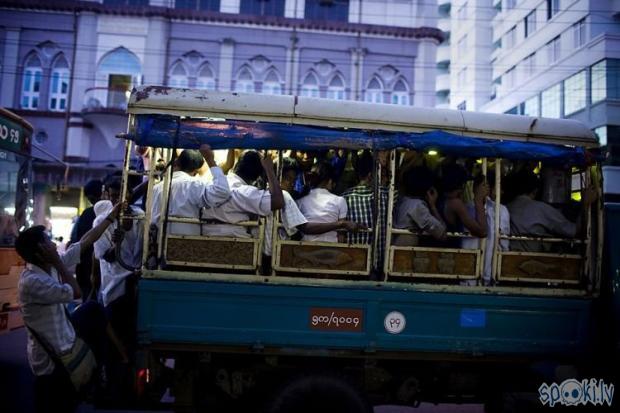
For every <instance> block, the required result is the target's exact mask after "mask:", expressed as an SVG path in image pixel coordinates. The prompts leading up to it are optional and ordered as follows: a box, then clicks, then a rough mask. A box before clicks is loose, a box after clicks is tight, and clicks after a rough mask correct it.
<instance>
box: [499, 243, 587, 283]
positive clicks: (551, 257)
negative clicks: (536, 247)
mask: <svg viewBox="0 0 620 413" xmlns="http://www.w3.org/2000/svg"><path fill="white" fill-rule="evenodd" d="M583 260H584V258H583V257H582V256H581V255H573V254H550V253H542V252H522V251H504V252H500V253H499V263H498V272H497V279H498V281H508V282H532V283H565V284H579V283H580V282H581V278H582V277H581V274H582V272H583V262H584V261H583Z"/></svg>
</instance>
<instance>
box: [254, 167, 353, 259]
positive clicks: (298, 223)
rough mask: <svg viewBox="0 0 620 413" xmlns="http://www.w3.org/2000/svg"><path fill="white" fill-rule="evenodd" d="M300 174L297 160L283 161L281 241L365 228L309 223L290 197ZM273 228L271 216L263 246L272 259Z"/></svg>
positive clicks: (339, 223)
mask: <svg viewBox="0 0 620 413" xmlns="http://www.w3.org/2000/svg"><path fill="white" fill-rule="evenodd" d="M299 172H300V169H299V164H298V163H297V161H296V160H295V159H293V158H284V159H283V165H282V180H281V181H280V186H281V188H282V195H283V196H284V207H283V208H282V210H281V212H280V218H281V222H282V226H283V230H280V231H278V234H277V236H278V237H280V239H289V238H291V237H293V236H294V235H295V234H297V233H302V234H324V233H327V232H330V231H336V230H338V229H344V230H347V231H357V230H358V229H359V228H363V225H358V224H356V223H355V222H352V221H346V220H336V221H333V222H324V223H318V222H317V223H315V222H308V220H307V219H306V217H305V216H304V215H303V214H302V213H301V211H300V210H299V207H298V206H297V203H296V202H295V200H294V199H293V197H292V196H291V195H290V192H293V191H294V186H295V180H296V178H297V175H298V174H299ZM272 228H273V214H269V215H268V216H267V221H266V224H265V242H264V244H263V254H265V255H266V256H268V257H271V254H272V246H271V244H272V239H271V238H272Z"/></svg>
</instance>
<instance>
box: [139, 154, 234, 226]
mask: <svg viewBox="0 0 620 413" xmlns="http://www.w3.org/2000/svg"><path fill="white" fill-rule="evenodd" d="M205 161H206V162H207V165H209V168H211V175H212V176H213V182H212V183H210V182H206V181H205V180H202V179H198V178H196V174H197V172H198V170H199V169H200V168H201V167H202V165H203V164H204V162H205ZM163 190H164V182H160V183H159V184H157V185H155V187H154V188H153V206H152V209H151V211H152V223H153V224H157V223H158V222H159V220H160V219H165V217H166V205H162V195H163ZM229 197H230V188H229V186H228V181H227V179H226V176H225V175H224V173H223V172H222V169H221V168H220V167H218V166H217V165H216V164H215V159H214V156H213V151H212V150H211V148H210V147H209V145H206V144H205V145H202V146H201V147H200V151H198V150H195V149H186V150H184V151H183V152H181V153H180V154H179V156H178V158H177V159H176V163H175V165H174V173H173V174H172V183H171V188H170V194H169V203H168V204H169V206H168V215H169V216H179V217H186V218H195V219H198V218H200V209H201V208H203V207H207V208H212V207H216V206H218V205H220V204H222V203H223V202H225V201H226V200H228V199H229ZM169 228H170V234H184V235H199V234H200V225H197V224H186V223H171V224H170V226H169Z"/></svg>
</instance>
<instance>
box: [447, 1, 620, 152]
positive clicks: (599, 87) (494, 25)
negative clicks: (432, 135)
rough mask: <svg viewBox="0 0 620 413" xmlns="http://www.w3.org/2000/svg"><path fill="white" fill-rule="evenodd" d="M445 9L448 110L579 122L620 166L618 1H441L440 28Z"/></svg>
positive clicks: (619, 3)
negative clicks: (448, 53)
mask: <svg viewBox="0 0 620 413" xmlns="http://www.w3.org/2000/svg"><path fill="white" fill-rule="evenodd" d="M447 3H450V6H446V5H447ZM442 7H443V9H445V8H446V7H447V8H448V9H451V11H450V15H451V18H450V22H451V25H450V48H451V59H450V60H451V61H450V64H449V67H450V77H451V82H450V88H449V106H450V107H452V108H455V109H464V110H475V111H482V112H493V113H511V114H521V115H530V116H542V117H549V118H571V119H577V120H580V121H582V122H584V123H585V124H586V125H588V126H589V127H590V128H591V129H592V130H594V131H595V132H596V133H597V134H598V136H599V139H600V142H601V144H602V145H605V146H607V149H608V153H609V155H610V157H611V158H612V159H615V160H618V159H620V152H619V149H618V146H619V145H620V136H619V131H620V129H619V128H620V77H619V72H620V2H619V1H598V0H452V1H450V2H448V1H442V0H439V17H440V20H439V22H440V27H442V26H441V24H442V18H443V17H444V14H442ZM443 47H444V44H442V45H440V47H439V48H438V52H437V55H438V61H439V56H440V55H442V48H443ZM444 73H445V71H444V69H443V68H440V67H438V78H437V88H438V92H439V87H440V84H441V81H440V78H441V77H442V76H443V75H444ZM437 96H438V99H437V102H438V103H440V102H441V100H440V97H439V93H438V95H437Z"/></svg>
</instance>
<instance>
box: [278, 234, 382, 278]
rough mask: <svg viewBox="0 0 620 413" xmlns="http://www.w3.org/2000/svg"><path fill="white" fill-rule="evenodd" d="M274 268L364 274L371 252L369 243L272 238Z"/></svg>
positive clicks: (315, 272)
mask: <svg viewBox="0 0 620 413" xmlns="http://www.w3.org/2000/svg"><path fill="white" fill-rule="evenodd" d="M273 257H274V265H273V268H274V270H275V271H276V272H288V273H310V274H335V275H346V276H362V277H367V276H368V275H369V274H370V267H371V260H372V254H371V249H370V246H369V245H365V244H344V243H335V242H307V241H282V240H278V241H276V242H275V249H274V255H273Z"/></svg>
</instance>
